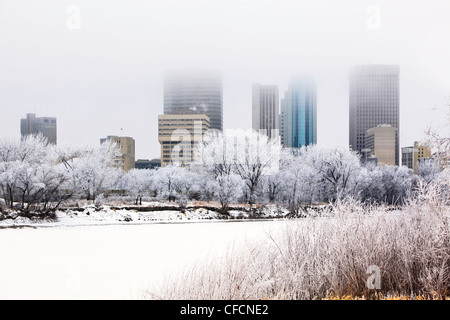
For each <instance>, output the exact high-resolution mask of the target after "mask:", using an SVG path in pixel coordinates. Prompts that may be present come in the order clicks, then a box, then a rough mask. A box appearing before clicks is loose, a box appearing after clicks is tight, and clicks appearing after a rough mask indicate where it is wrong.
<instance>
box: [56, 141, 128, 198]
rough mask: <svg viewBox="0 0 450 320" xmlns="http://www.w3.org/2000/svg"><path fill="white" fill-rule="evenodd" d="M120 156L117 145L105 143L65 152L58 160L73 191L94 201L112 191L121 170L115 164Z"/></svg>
mask: <svg viewBox="0 0 450 320" xmlns="http://www.w3.org/2000/svg"><path fill="white" fill-rule="evenodd" d="M119 156H120V151H119V149H118V147H117V145H116V144H115V143H113V142H105V143H102V144H101V145H99V146H86V147H83V148H80V149H73V150H66V151H65V153H63V154H60V159H61V161H62V162H63V164H64V165H65V167H66V170H67V171H68V174H69V175H70V177H71V186H72V188H73V190H74V191H76V192H78V193H81V194H84V196H85V198H86V199H87V200H93V201H95V198H96V197H97V195H99V194H101V193H103V192H104V191H105V190H108V189H112V188H114V186H115V185H116V184H117V181H118V179H119V177H120V176H121V174H122V173H123V172H122V169H120V168H119V167H118V166H117V164H116V163H115V161H116V159H117V158H118V157H119Z"/></svg>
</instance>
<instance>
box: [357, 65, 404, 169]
mask: <svg viewBox="0 0 450 320" xmlns="http://www.w3.org/2000/svg"><path fill="white" fill-rule="evenodd" d="M399 72H400V71H399V66H397V65H358V66H355V67H354V68H353V69H352V70H351V72H350V91H349V145H350V147H351V148H352V150H355V151H357V152H359V153H361V150H362V149H363V148H364V146H365V144H366V143H365V137H366V131H367V130H369V129H371V128H375V127H377V126H378V125H380V124H390V125H391V126H392V127H393V128H396V129H397V131H396V137H395V165H397V166H398V165H399V159H400V154H399V153H400V150H399V149H400V148H399V130H400V90H399ZM380 162H381V161H380Z"/></svg>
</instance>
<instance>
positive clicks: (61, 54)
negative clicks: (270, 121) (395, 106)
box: [0, 0, 450, 158]
mask: <svg viewBox="0 0 450 320" xmlns="http://www.w3.org/2000/svg"><path fill="white" fill-rule="evenodd" d="M78 13H79V15H78ZM449 13H450V2H449V1H448V0H442V1H438V0H428V1H422V0H420V1H419V0H416V1H414V0H404V1H402V0H387V1H375V0H374V1H363V0H328V1H325V0H308V1H300V0H292V1H288V0H276V1H275V0H274V1H268V0H258V1H253V0H226V1H216V0H145V1H144V0H142V1H138V0H127V1H125V0H121V1H119V0H70V1H65V0H30V1H24V0H14V1H13V0H0V117H1V120H2V121H1V122H0V137H1V136H9V137H16V136H17V137H19V135H20V126H19V124H20V118H22V117H24V116H25V114H26V113H29V112H33V113H36V114H37V115H38V116H55V117H57V118H58V144H59V145H81V144H98V143H99V139H100V138H101V137H105V136H107V135H126V136H131V137H133V138H134V139H135V140H136V158H153V157H158V156H159V143H158V138H157V116H158V114H162V113H163V74H164V71H165V70H167V69H177V68H201V69H210V68H211V69H217V70H220V71H221V72H222V74H223V97H224V101H223V103H224V128H225V129H227V128H243V129H248V128H251V85H252V83H254V82H260V83H262V84H277V85H279V87H280V96H282V93H283V92H284V90H286V88H287V84H288V82H289V78H290V77H291V75H293V74H296V73H310V74H313V75H314V76H315V78H316V80H317V85H318V87H317V95H318V96H317V103H318V105H317V108H318V144H320V145H348V73H349V70H350V68H351V66H353V65H354V64H366V63H370V64H398V65H400V144H401V146H406V145H411V144H412V143H413V141H414V140H419V139H421V138H422V136H423V131H424V130H425V129H426V128H427V126H428V125H438V124H441V123H442V121H445V120H444V119H445V118H444V117H443V113H442V112H441V111H440V110H441V109H440V108H441V107H442V106H443V105H444V104H445V102H446V97H448V96H450V56H449V53H450V19H449ZM78 18H79V19H78ZM78 27H79V28H78ZM121 128H123V131H122V130H121Z"/></svg>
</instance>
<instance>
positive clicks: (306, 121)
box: [279, 75, 317, 149]
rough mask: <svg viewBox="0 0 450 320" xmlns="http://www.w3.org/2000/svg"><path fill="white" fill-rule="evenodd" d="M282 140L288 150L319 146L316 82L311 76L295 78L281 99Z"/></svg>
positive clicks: (297, 76)
mask: <svg viewBox="0 0 450 320" xmlns="http://www.w3.org/2000/svg"><path fill="white" fill-rule="evenodd" d="M280 106H281V112H280V118H279V121H280V138H281V144H282V145H283V147H286V148H294V149H297V148H301V147H303V146H308V145H313V144H317V93H316V82H315V80H314V78H313V77H312V76H310V75H296V76H293V77H292V79H291V81H290V83H289V88H288V90H287V91H286V92H285V93H284V97H283V99H281V103H280Z"/></svg>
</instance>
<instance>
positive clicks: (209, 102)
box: [164, 71, 223, 131]
mask: <svg viewBox="0 0 450 320" xmlns="http://www.w3.org/2000/svg"><path fill="white" fill-rule="evenodd" d="M173 111H176V112H179V113H183V112H186V111H190V112H196V113H203V114H206V115H207V116H208V117H209V119H210V121H211V123H210V126H211V129H218V130H220V131H222V130H223V98H222V78H221V75H220V74H219V73H218V72H212V71H184V72H170V73H167V74H166V76H165V79H164V114H171V113H172V112H173Z"/></svg>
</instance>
